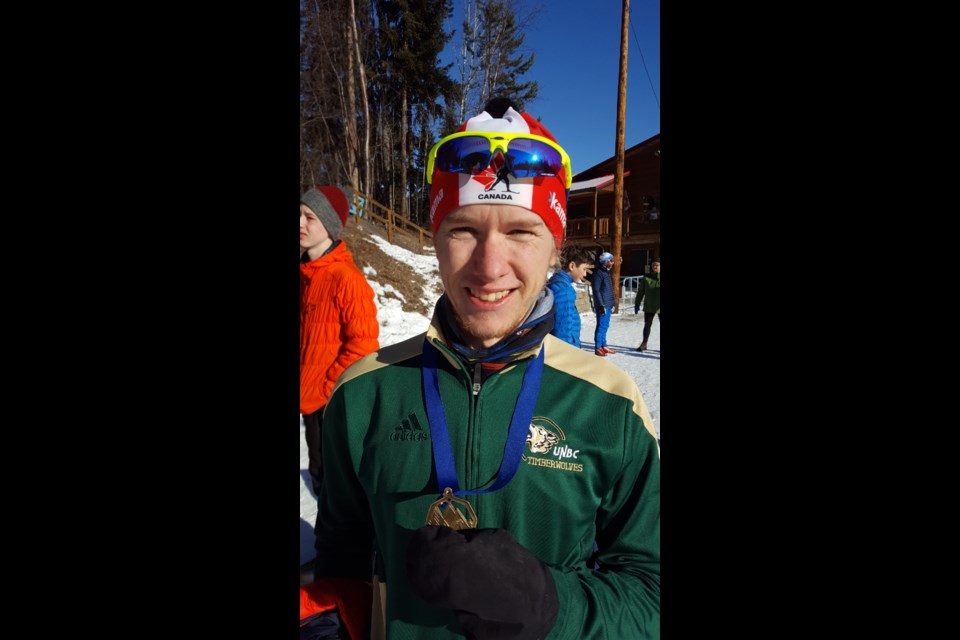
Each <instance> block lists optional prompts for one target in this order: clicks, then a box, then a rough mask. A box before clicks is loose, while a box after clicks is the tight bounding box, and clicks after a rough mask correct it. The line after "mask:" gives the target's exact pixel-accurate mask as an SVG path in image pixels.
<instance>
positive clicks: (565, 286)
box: [547, 247, 593, 347]
mask: <svg viewBox="0 0 960 640" xmlns="http://www.w3.org/2000/svg"><path fill="white" fill-rule="evenodd" d="M564 254H565V256H566V257H565V258H564V267H563V269H558V270H557V271H556V272H555V273H554V274H553V275H552V276H551V277H550V279H549V280H548V281H547V287H548V288H549V289H550V291H552V292H553V304H554V306H555V307H556V315H555V317H554V321H553V330H552V331H551V332H550V333H552V334H553V335H555V336H557V337H558V338H560V339H561V340H563V341H564V342H569V343H570V344H572V345H573V346H575V347H579V346H580V312H579V311H577V290H576V289H574V288H573V285H574V284H576V283H578V282H582V281H583V278H584V277H585V276H586V275H587V270H588V269H592V268H593V261H592V260H590V257H589V256H588V255H587V252H586V251H584V250H582V249H578V248H576V247H574V248H572V249H569V250H567V251H565V252H564Z"/></svg>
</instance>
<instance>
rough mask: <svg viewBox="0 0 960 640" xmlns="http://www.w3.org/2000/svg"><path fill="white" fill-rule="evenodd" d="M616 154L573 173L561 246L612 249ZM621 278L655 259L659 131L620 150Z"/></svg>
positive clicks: (637, 272)
mask: <svg viewBox="0 0 960 640" xmlns="http://www.w3.org/2000/svg"><path fill="white" fill-rule="evenodd" d="M616 169H617V159H616V156H614V157H612V158H610V159H609V160H604V161H603V162H601V163H600V164H598V165H595V166H593V167H590V168H589V169H587V170H586V171H581V172H580V173H578V174H576V175H575V176H574V177H573V185H571V187H570V194H569V197H568V198H567V231H566V244H567V245H568V246H579V247H584V248H587V249H590V250H592V251H594V252H596V253H597V254H599V253H601V252H602V251H611V250H612V248H613V238H611V236H610V231H611V230H612V229H613V201H614V200H613V195H614V176H615V174H616ZM623 173H624V179H623V191H624V203H623V217H622V218H621V232H622V235H621V241H620V242H621V253H622V255H623V262H622V263H621V265H620V274H621V275H622V276H630V275H641V274H643V273H647V272H649V271H650V263H651V262H652V261H653V260H654V258H656V259H658V260H659V259H660V134H659V133H658V134H657V135H655V136H653V137H652V138H649V139H647V140H644V141H643V142H641V143H640V144H637V145H634V146H633V147H630V148H629V149H626V150H625V151H624V163H623Z"/></svg>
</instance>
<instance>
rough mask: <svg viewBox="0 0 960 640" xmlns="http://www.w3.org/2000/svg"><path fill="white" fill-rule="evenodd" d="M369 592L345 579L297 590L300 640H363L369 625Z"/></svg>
mask: <svg viewBox="0 0 960 640" xmlns="http://www.w3.org/2000/svg"><path fill="white" fill-rule="evenodd" d="M372 598H373V593H372V588H371V586H370V584H369V583H366V582H360V581H358V580H349V579H345V578H323V579H320V580H314V581H313V582H309V583H307V584H305V585H302V586H301V587H300V640H321V639H332V638H337V639H338V640H363V639H364V638H366V637H367V632H368V629H369V628H370V622H371V616H370V612H371V607H372Z"/></svg>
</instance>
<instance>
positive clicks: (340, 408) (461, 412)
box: [301, 99, 660, 640]
mask: <svg viewBox="0 0 960 640" xmlns="http://www.w3.org/2000/svg"><path fill="white" fill-rule="evenodd" d="M505 102H506V101H502V100H497V99H495V100H491V101H490V102H488V103H487V105H486V106H485V107H484V111H483V112H482V113H481V114H479V115H478V116H475V117H473V118H470V119H469V120H467V121H466V122H465V123H464V124H463V125H462V127H461V128H460V131H458V132H457V133H456V134H453V135H448V136H445V137H444V138H441V139H440V141H439V142H438V143H437V144H436V145H434V147H433V148H432V149H431V150H430V153H429V155H428V159H427V167H428V173H427V181H428V182H429V183H430V225H431V230H432V231H433V244H434V247H435V249H436V255H437V263H438V266H439V272H440V279H441V281H442V282H443V289H444V293H443V295H442V296H441V297H440V299H439V300H438V301H437V304H436V307H435V309H434V315H433V319H432V320H431V324H430V327H429V328H428V329H427V331H426V332H425V333H422V334H420V335H417V336H413V337H411V338H409V339H407V340H404V341H402V342H398V343H396V344H392V345H390V346H387V347H384V348H382V349H380V350H379V351H378V352H376V353H372V354H370V355H368V356H366V357H364V358H362V359H360V360H359V361H357V362H355V363H353V364H352V365H351V366H350V367H349V368H348V369H347V370H346V371H344V372H343V374H342V375H341V376H340V377H339V379H338V380H337V384H336V386H335V387H334V390H333V393H332V394H331V396H330V401H329V403H328V404H327V410H326V414H325V415H324V422H325V427H327V428H324V431H323V447H322V451H323V485H322V488H321V492H320V499H319V500H318V503H317V508H318V513H317V527H316V533H317V542H316V549H317V561H316V568H315V575H314V577H315V578H316V579H325V578H343V579H353V580H360V581H364V582H370V581H371V577H372V578H373V580H372V582H373V590H372V593H371V597H372V603H373V605H372V607H371V609H372V611H373V617H372V619H371V622H370V629H371V637H375V638H381V637H387V638H394V639H397V640H462V639H463V638H468V639H471V640H474V639H482V640H492V639H495V638H496V639H501V640H506V639H507V638H509V639H510V640H543V639H544V638H547V637H548V634H549V637H550V638H556V639H571V638H590V639H591V640H624V639H625V638H629V639H630V640H654V639H659V638H660V448H659V446H658V445H657V441H656V431H655V429H654V428H653V424H652V421H651V419H650V413H649V410H648V409H647V407H646V403H645V402H644V400H643V397H642V395H641V393H640V390H639V389H638V388H637V385H636V383H635V382H634V380H633V379H632V378H630V376H628V375H627V374H626V373H625V372H624V371H623V370H622V369H620V368H619V367H617V366H615V365H614V364H612V363H611V362H608V361H606V360H604V359H600V360H598V359H597V358H591V357H590V354H588V353H584V352H583V351H581V350H579V349H577V348H575V347H573V346H571V345H569V344H567V343H565V342H563V341H562V340H560V339H559V338H557V337H556V336H553V335H551V334H550V330H551V329H552V328H553V323H554V315H555V314H554V304H553V296H552V294H551V293H550V291H549V289H546V287H545V285H546V280H547V272H548V270H549V268H550V266H551V265H556V264H557V260H558V254H557V252H558V249H559V247H560V245H561V243H562V242H563V237H564V228H565V225H566V220H567V210H566V207H567V197H566V190H567V189H568V188H569V186H570V180H571V177H572V171H571V166H570V159H569V156H567V154H566V152H565V151H563V149H562V147H560V146H559V144H558V143H557V142H556V140H555V138H554V137H553V135H552V134H551V133H550V131H549V130H548V129H547V128H546V127H545V126H544V125H543V124H542V123H540V122H538V121H537V120H536V119H535V118H533V117H532V116H531V115H530V114H529V113H526V112H519V111H518V110H517V109H516V108H515V107H514V106H513V105H512V104H510V103H509V102H506V104H505ZM508 150H509V152H511V153H515V154H516V155H517V156H518V157H517V159H515V161H514V167H515V168H517V170H518V172H521V175H518V176H517V180H516V181H513V180H511V183H510V187H511V189H512V190H513V191H516V192H517V193H506V192H499V191H498V192H497V193H496V194H491V193H490V192H489V191H486V190H485V189H484V185H485V184H486V183H487V182H488V181H490V182H492V181H493V179H494V174H493V172H492V171H491V170H490V169H489V168H490V166H491V164H493V163H494V161H495V160H497V157H498V156H499V155H500V154H503V153H507V152H508ZM521 156H522V157H521ZM478 157H479V160H477V159H476V158H478ZM541 159H542V160H544V161H545V162H543V163H541V162H540V160H541ZM521 160H522V162H521ZM475 162H480V163H481V164H482V165H483V166H484V167H485V169H483V170H481V173H473V172H472V171H471V168H472V167H473V165H474V163H475ZM521 166H523V167H525V169H522V170H521V169H520V167H521ZM491 195H496V196H498V197H491ZM594 541H596V543H597V546H596V550H595V547H594V544H593V543H594ZM598 563H599V569H597V568H596V567H597V564H598ZM301 618H302V616H301ZM374 632H378V633H374ZM381 632H382V633H381Z"/></svg>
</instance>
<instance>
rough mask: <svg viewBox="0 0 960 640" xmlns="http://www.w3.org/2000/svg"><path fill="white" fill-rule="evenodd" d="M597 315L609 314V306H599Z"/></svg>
mask: <svg viewBox="0 0 960 640" xmlns="http://www.w3.org/2000/svg"><path fill="white" fill-rule="evenodd" d="M597 315H598V316H605V315H607V308H606V307H597Z"/></svg>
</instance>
